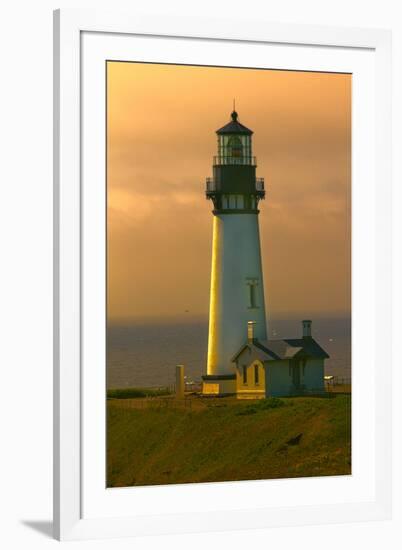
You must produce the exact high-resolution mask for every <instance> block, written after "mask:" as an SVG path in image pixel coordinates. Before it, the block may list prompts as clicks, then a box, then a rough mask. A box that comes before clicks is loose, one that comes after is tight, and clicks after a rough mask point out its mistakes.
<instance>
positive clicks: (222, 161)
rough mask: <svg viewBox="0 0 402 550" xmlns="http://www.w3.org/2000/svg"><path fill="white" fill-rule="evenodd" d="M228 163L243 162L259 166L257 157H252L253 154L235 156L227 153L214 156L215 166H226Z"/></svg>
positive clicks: (243, 163)
mask: <svg viewBox="0 0 402 550" xmlns="http://www.w3.org/2000/svg"><path fill="white" fill-rule="evenodd" d="M228 164H242V165H246V166H257V159H256V157H251V156H239V157H233V156H226V155H218V156H216V157H214V165H215V166H226V165H228Z"/></svg>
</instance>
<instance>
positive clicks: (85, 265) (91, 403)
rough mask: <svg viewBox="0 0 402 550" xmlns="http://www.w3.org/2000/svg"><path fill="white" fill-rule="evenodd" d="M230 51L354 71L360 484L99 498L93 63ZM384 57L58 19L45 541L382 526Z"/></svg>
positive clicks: (351, 36)
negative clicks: (50, 517)
mask: <svg viewBox="0 0 402 550" xmlns="http://www.w3.org/2000/svg"><path fill="white" fill-rule="evenodd" d="M184 43H186V48H183V47H182V45H183V44H184ZM162 44H163V47H162ZM264 48H270V50H269V51H270V61H269V62H267V64H266V65H265V64H263V63H264V56H265V57H266V51H268V50H265V49H264ZM233 51H236V52H237V59H240V65H239V66H241V64H242V65H243V66H266V67H267V68H283V69H289V70H290V69H292V68H293V69H294V70H332V71H337V70H339V71H347V72H354V73H355V74H356V79H355V84H354V99H353V101H354V104H353V109H354V115H353V132H354V138H353V140H354V141H353V161H354V162H353V178H352V179H353V191H352V197H353V232H352V233H353V236H352V249H353V266H354V271H353V285H352V286H353V315H354V321H353V347H354V349H356V350H358V351H359V353H358V354H356V353H355V352H353V365H354V372H353V387H354V390H353V391H354V393H353V409H354V411H353V424H352V425H353V461H354V462H356V464H357V466H356V473H353V475H352V476H346V477H345V479H343V478H332V479H331V478H328V479H323V478H314V479H313V478H309V479H307V480H304V479H299V480H271V481H261V482H236V483H224V484H223V483H220V484H215V483H210V484H190V485H186V486H184V485H177V486H170V487H153V488H151V487H148V488H147V487H145V488H127V489H113V490H110V489H106V488H105V483H103V485H102V475H104V454H105V447H104V435H102V433H104V414H103V413H104V401H105V395H104V386H103V381H102V380H104V374H103V375H102V372H101V369H100V367H99V365H102V363H103V367H104V349H103V348H104V346H103V347H102V341H101V339H102V337H103V338H104V332H102V331H104V320H105V304H104V299H103V298H100V297H101V296H102V295H104V288H105V287H104V285H105V281H104V270H102V269H100V270H99V268H101V267H102V265H104V261H105V258H104V249H105V246H104V240H102V238H101V237H99V235H102V234H104V232H103V233H102V229H103V230H104V225H102V224H104V205H105V193H104V180H105V172H104V169H105V168H104V162H103V163H102V149H103V151H104V142H105V118H104V117H103V118H102V117H101V116H100V114H101V113H102V109H104V95H103V94H104V81H102V78H104V76H103V77H102V74H101V73H102V71H101V63H102V62H103V63H104V62H105V60H106V59H118V58H120V59H121V58H123V60H127V61H129V60H136V61H147V60H150V59H151V58H150V56H152V60H160V61H161V62H163V59H169V60H171V61H173V62H177V63H183V62H189V63H194V64H202V63H205V64H208V60H210V59H212V58H213V59H215V62H214V64H216V65H224V64H225V63H227V62H228V61H227V60H229V59H230V55H233ZM298 52H299V53H298ZM290 54H291V55H290ZM122 56H123V57H122ZM162 56H165V57H163V59H162ZM166 56H170V57H169V58H168V57H166ZM211 56H212V57H211ZM390 60H391V34H390V32H389V31H384V30H367V29H348V28H331V27H318V26H305V25H300V26H299V25H283V24H276V23H275V24H274V23H269V22H266V21H261V20H258V21H257V20H256V21H254V22H249V21H248V22H244V21H239V20H237V21H236V20H234V19H229V18H228V19H224V20H220V19H213V18H208V19H203V18H186V17H183V18H177V17H174V18H168V17H145V16H139V15H138V16H137V15H135V14H119V13H116V12H110V13H109V12H107V13H104V12H100V11H81V10H61V11H60V10H58V11H56V12H55V14H54V97H55V101H54V110H55V125H54V128H55V130H54V240H55V261H54V272H55V273H54V280H55V286H54V288H55V295H54V304H55V305H54V327H55V328H54V416H55V422H54V458H55V460H54V465H55V466H54V468H55V469H54V535H55V537H56V538H58V539H60V540H65V539H84V538H105V537H116V536H133V535H144V534H152V533H154V534H162V533H189V532H195V531H198V532H200V531H221V530H228V529H239V528H263V527H270V526H280V525H282V526H284V525H289V526H290V525H304V524H314V523H339V522H346V521H365V520H374V519H385V518H389V517H390V514H391V464H390V461H391V458H390V457H391V452H390V449H391V346H390V344H389V340H390V334H391V282H390V281H391V173H390V172H391V160H390V151H391V137H390V136H391V86H390V75H391V69H390ZM256 63H257V65H256ZM102 82H103V87H102ZM89 92H90V101H88V94H89ZM88 142H89V143H90V147H88ZM103 154H104V153H103ZM365 159H366V161H365ZM356 182H357V183H356ZM363 183H364V187H363ZM102 220H103V221H102ZM355 312H356V314H355ZM370 313H371V314H370ZM367 342H369V344H370V345H369V346H368V345H367ZM355 364H356V365H359V364H362V367H364V369H365V373H364V376H362V374H363V368H356V369H355ZM380 365H381V368H379V366H380ZM103 372H104V371H103ZM99 373H101V374H99ZM355 373H356V374H355ZM102 376H103V378H102ZM355 389H356V391H355ZM102 415H103V416H102ZM102 446H103V447H102ZM102 448H103V453H102ZM101 456H103V458H101ZM348 477H350V480H348V479H347V478H348ZM345 480H346V481H345ZM239 495H240V496H241V498H240V500H239ZM234 496H236V497H237V499H236V502H237V503H238V502H242V503H244V504H242V506H241V507H240V506H239V505H238V504H237V505H236V506H235V507H234V506H233V504H232V505H231V504H230V503H231V502H233V499H234ZM269 499H271V500H270V501H269ZM331 499H332V500H331ZM195 501H196V502H197V503H198V506H195V504H194V502H195ZM211 502H212V503H213V504H212V505H211V504H210V503H211Z"/></svg>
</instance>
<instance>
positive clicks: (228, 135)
mask: <svg viewBox="0 0 402 550" xmlns="http://www.w3.org/2000/svg"><path fill="white" fill-rule="evenodd" d="M216 133H217V135H218V156H217V157H215V162H214V164H216V165H225V164H242V165H247V164H248V165H250V164H251V165H252V164H255V159H254V158H253V157H252V149H251V136H252V134H253V132H252V131H251V130H249V128H246V126H243V124H241V123H240V122H239V121H238V114H237V113H236V111H233V112H232V114H231V121H230V122H229V123H228V124H226V125H225V126H223V128H220V129H219V130H217V132H216Z"/></svg>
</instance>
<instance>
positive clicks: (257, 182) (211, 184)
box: [206, 178, 265, 192]
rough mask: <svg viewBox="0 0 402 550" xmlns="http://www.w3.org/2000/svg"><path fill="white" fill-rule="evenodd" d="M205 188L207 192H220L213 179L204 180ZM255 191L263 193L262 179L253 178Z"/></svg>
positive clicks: (217, 184) (263, 184)
mask: <svg viewBox="0 0 402 550" xmlns="http://www.w3.org/2000/svg"><path fill="white" fill-rule="evenodd" d="M206 187H207V191H208V192H213V191H220V188H219V182H217V181H215V180H214V178H207V179H206ZM255 190H256V191H258V192H262V191H265V183H264V178H255Z"/></svg>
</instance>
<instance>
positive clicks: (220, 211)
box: [203, 111, 267, 395]
mask: <svg viewBox="0 0 402 550" xmlns="http://www.w3.org/2000/svg"><path fill="white" fill-rule="evenodd" d="M216 133H217V135H218V154H217V156H216V157H214V163H213V177H212V178H207V188H206V195H207V198H208V199H210V200H212V202H213V206H214V209H213V212H212V213H213V216H214V217H213V242H212V270H211V291H210V292H211V293H210V311H209V337H208V363H207V374H206V375H204V376H203V393H205V394H219V395H225V394H230V393H235V391H236V371H235V364H234V363H233V362H232V358H233V356H234V354H235V353H236V351H237V350H238V348H239V347H240V346H241V345H242V344H243V342H244V340H245V338H247V323H248V322H250V321H254V323H252V324H251V325H252V326H253V330H254V336H255V338H258V339H259V340H266V337H267V328H266V319H265V301H264V284H263V277H262V265H261V248H260V234H259V226H258V213H259V210H258V204H259V201H260V199H263V198H264V196H265V191H264V180H263V178H256V161H255V157H253V155H252V141H251V136H252V134H253V132H252V131H251V130H249V129H248V128H246V127H245V126H243V125H242V124H240V122H239V121H238V114H237V113H236V111H233V112H232V114H231V121H230V122H229V123H228V124H226V126H224V127H223V128H221V129H220V130H217V132H216ZM249 326H250V325H249Z"/></svg>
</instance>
